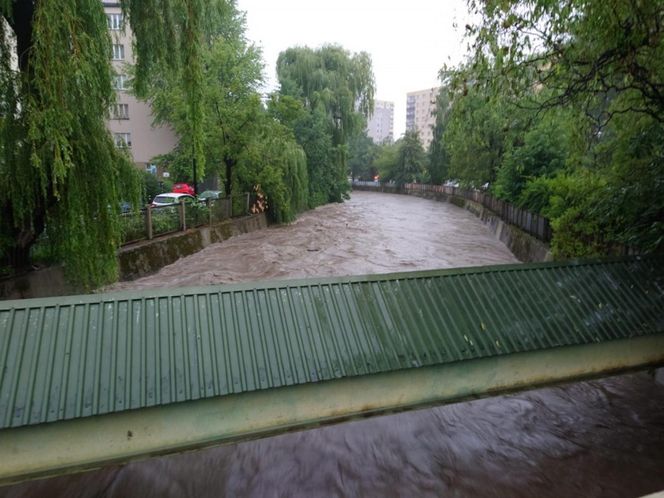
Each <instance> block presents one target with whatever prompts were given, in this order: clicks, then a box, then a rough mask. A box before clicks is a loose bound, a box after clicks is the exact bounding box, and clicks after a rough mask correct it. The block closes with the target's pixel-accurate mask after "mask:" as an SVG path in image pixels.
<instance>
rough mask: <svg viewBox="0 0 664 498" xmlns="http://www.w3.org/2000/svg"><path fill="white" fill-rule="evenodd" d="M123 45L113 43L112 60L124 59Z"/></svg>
mask: <svg viewBox="0 0 664 498" xmlns="http://www.w3.org/2000/svg"><path fill="white" fill-rule="evenodd" d="M124 55H125V54H124V45H122V44H119V43H114V44H113V60H114V61H123V60H124V58H125V57H124Z"/></svg>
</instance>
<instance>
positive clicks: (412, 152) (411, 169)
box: [387, 131, 426, 187]
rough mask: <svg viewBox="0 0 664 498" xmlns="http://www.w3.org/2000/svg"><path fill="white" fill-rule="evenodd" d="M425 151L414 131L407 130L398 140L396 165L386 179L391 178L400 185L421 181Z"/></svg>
mask: <svg viewBox="0 0 664 498" xmlns="http://www.w3.org/2000/svg"><path fill="white" fill-rule="evenodd" d="M425 159H426V156H425V153H424V149H423V148H422V143H421V142H420V137H419V135H418V134H417V132H416V131H407V132H406V134H405V135H404V137H403V139H402V140H401V141H400V142H399V148H398V150H397V162H396V167H395V168H394V169H393V170H392V175H391V177H390V178H387V180H393V181H394V182H395V183H396V184H397V186H399V187H401V186H402V185H404V184H406V183H411V182H414V181H420V182H421V181H423V178H422V175H423V173H424V166H425Z"/></svg>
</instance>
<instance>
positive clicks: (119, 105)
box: [103, 1, 177, 172]
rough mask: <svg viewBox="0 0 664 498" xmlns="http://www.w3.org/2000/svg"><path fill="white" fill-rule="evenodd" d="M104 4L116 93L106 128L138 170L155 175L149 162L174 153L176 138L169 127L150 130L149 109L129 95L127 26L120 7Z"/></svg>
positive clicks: (130, 41)
mask: <svg viewBox="0 0 664 498" xmlns="http://www.w3.org/2000/svg"><path fill="white" fill-rule="evenodd" d="M103 4H104V11H105V12H106V17H107V19H108V28H109V30H110V31H111V38H112V40H113V50H112V54H111V59H112V64H113V69H114V70H115V73H116V75H115V80H114V85H115V90H116V92H117V98H116V104H115V105H114V107H113V109H111V117H110V119H109V121H108V122H107V127H108V129H109V131H110V132H111V133H112V134H113V139H114V140H115V145H116V146H117V147H127V148H128V149H129V150H130V152H131V155H132V157H133V159H134V162H135V163H136V165H137V166H139V167H145V168H147V169H149V170H152V171H153V172H156V168H154V166H153V165H152V164H151V160H152V159H153V158H154V157H155V156H158V155H160V154H165V153H167V152H169V151H171V150H173V148H174V147H175V145H176V144H177V136H176V135H175V132H174V131H173V130H172V129H171V128H169V127H168V126H156V127H155V126H153V124H152V122H153V119H154V118H153V115H152V109H151V108H150V105H149V104H148V103H146V102H144V101H141V100H138V99H137V98H136V97H134V96H133V95H131V93H130V92H129V78H128V76H127V73H128V71H127V69H128V67H129V66H131V65H132V64H133V62H134V58H133V53H132V33H131V30H130V28H129V26H125V25H124V21H123V18H122V11H121V9H120V4H119V3H118V2H110V1H103Z"/></svg>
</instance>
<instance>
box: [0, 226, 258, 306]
mask: <svg viewBox="0 0 664 498" xmlns="http://www.w3.org/2000/svg"><path fill="white" fill-rule="evenodd" d="M264 228H267V218H266V216H265V213H260V214H256V215H251V216H244V217H241V218H230V219H226V220H224V221H220V222H218V223H214V224H212V225H210V226H201V227H197V228H192V229H189V230H187V231H185V232H176V233H173V234H170V235H166V236H163V237H159V238H155V239H152V240H145V241H141V242H137V243H135V244H129V245H126V246H123V247H121V248H120V249H119V250H118V265H119V274H120V280H132V279H135V278H139V277H142V276H145V275H148V274H151V273H154V272H156V271H158V270H159V269H161V268H163V267H164V266H167V265H169V264H172V263H174V262H175V261H177V260H178V259H180V258H182V257H186V256H189V255H191V254H194V253H196V252H198V251H200V250H202V249H204V248H205V247H207V246H209V245H210V244H215V243H218V242H222V241H224V240H228V239H229V238H231V237H235V236H238V235H240V234H243V233H248V232H253V231H255V230H262V229H264ZM83 293H84V290H83V289H81V288H80V287H77V286H76V285H74V284H72V283H70V282H68V281H67V279H66V278H65V274H64V269H63V268H62V266H49V267H45V268H39V269H35V270H33V271H30V272H26V273H23V274H21V275H17V276H13V277H9V278H4V279H0V300H5V299H28V298H36V297H53V296H69V295H74V294H83Z"/></svg>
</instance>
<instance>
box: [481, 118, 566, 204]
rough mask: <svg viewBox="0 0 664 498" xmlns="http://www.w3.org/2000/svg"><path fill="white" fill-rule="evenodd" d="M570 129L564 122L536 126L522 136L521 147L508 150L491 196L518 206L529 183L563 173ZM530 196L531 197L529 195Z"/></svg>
mask: <svg viewBox="0 0 664 498" xmlns="http://www.w3.org/2000/svg"><path fill="white" fill-rule="evenodd" d="M569 128H570V126H569V123H568V122H566V121H564V120H563V119H557V120H555V119H553V120H552V119H544V120H542V121H539V122H536V123H535V124H534V126H533V127H531V128H530V129H529V130H528V131H526V132H525V133H524V134H523V135H522V138H520V140H519V142H520V143H519V144H518V145H515V146H511V147H510V148H509V149H508V150H507V152H506V153H505V155H504V156H503V160H502V163H501V166H500V169H499V171H498V174H497V177H496V182H495V184H494V186H493V192H494V194H495V195H496V196H497V197H499V198H502V199H505V200H507V201H509V202H513V203H514V202H517V200H518V199H519V197H520V195H521V191H522V190H523V189H524V187H525V186H526V183H527V182H528V180H530V179H534V178H538V177H545V178H546V177H550V176H552V175H553V174H555V173H556V172H557V171H558V170H560V169H562V168H563V167H564V166H565V161H566V159H567V157H568V154H569V152H568V145H567V137H566V135H567V134H568V133H569ZM529 196H531V197H532V191H531V192H530V193H529ZM520 203H521V202H520Z"/></svg>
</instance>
